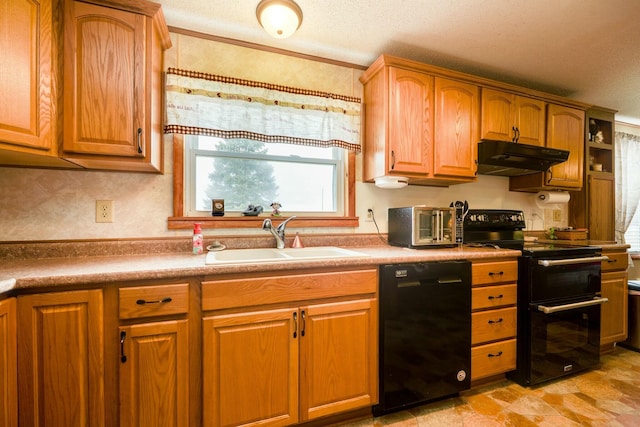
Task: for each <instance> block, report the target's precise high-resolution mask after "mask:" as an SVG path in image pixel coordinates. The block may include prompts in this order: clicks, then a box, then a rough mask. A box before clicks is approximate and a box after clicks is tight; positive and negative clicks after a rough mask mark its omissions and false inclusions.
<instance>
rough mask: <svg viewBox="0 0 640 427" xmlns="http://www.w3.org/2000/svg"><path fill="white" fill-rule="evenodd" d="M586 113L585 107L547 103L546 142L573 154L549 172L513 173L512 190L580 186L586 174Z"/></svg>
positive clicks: (562, 188)
mask: <svg viewBox="0 0 640 427" xmlns="http://www.w3.org/2000/svg"><path fill="white" fill-rule="evenodd" d="M584 117H585V113H584V111H583V110H579V109H577V108H571V107H565V106H562V105H557V104H547V143H546V146H547V147H549V148H558V149H561V150H568V151H569V158H568V160H567V161H566V162H563V163H560V164H558V165H555V166H552V167H551V168H550V169H549V170H548V171H547V172H538V173H535V174H531V175H521V176H512V177H510V178H509V190H511V191H531V192H535V191H540V190H553V189H559V190H580V189H581V188H582V186H583V175H584Z"/></svg>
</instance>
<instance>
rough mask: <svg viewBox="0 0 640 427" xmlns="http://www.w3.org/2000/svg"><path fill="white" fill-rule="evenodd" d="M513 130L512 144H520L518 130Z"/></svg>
mask: <svg viewBox="0 0 640 427" xmlns="http://www.w3.org/2000/svg"><path fill="white" fill-rule="evenodd" d="M511 130H512V131H513V138H511V142H518V128H517V127H515V126H511Z"/></svg>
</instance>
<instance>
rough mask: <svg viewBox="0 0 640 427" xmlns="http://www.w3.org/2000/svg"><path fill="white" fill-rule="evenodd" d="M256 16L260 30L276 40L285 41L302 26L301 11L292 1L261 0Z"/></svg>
mask: <svg viewBox="0 0 640 427" xmlns="http://www.w3.org/2000/svg"><path fill="white" fill-rule="evenodd" d="M256 16H257V17H258V22H259V23H260V25H262V28H264V30H265V31H266V32H267V33H269V35H271V36H273V37H275V38H277V39H286V38H287V37H289V36H290V35H292V34H293V33H295V32H296V30H297V29H298V28H299V27H300V24H302V9H300V6H298V5H297V4H296V2H294V1H293V0H262V1H261V2H260V3H258V7H257V8H256Z"/></svg>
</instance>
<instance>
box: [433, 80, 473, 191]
mask: <svg viewBox="0 0 640 427" xmlns="http://www.w3.org/2000/svg"><path fill="white" fill-rule="evenodd" d="M479 100H480V91H479V88H478V86H476V85H473V84H469V83H462V82H459V81H454V80H449V79H444V78H440V77H436V79H435V132H434V144H433V157H434V166H433V169H434V175H435V176H436V177H440V176H444V177H454V178H471V179H475V176H476V171H477V166H476V159H477V157H478V156H477V150H478V140H479V134H478V111H479Z"/></svg>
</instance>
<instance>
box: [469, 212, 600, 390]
mask: <svg viewBox="0 0 640 427" xmlns="http://www.w3.org/2000/svg"><path fill="white" fill-rule="evenodd" d="M524 228H525V222H524V214H523V212H522V211H517V210H469V211H468V212H467V214H466V216H465V219H464V241H465V243H466V244H469V245H491V246H498V247H501V248H510V249H518V250H521V251H522V256H520V257H519V258H518V326H517V328H518V332H517V342H518V350H517V362H516V363H517V368H516V370H515V371H513V372H511V373H509V374H507V375H508V377H509V378H510V379H512V380H514V381H516V382H518V383H519V384H522V385H536V384H540V383H542V382H545V381H548V380H552V379H555V378H559V377H562V376H565V375H568V374H571V373H574V372H578V371H581V370H585V369H589V368H593V367H596V366H597V365H598V364H599V362H600V309H601V304H603V303H605V302H607V299H606V298H602V297H601V294H600V286H601V268H600V266H601V262H602V261H604V260H606V259H607V258H606V257H604V256H601V251H600V248H598V247H592V246H582V247H580V246H568V245H560V244H541V243H533V242H531V243H530V242H525V240H524V232H523V229H524Z"/></svg>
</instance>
